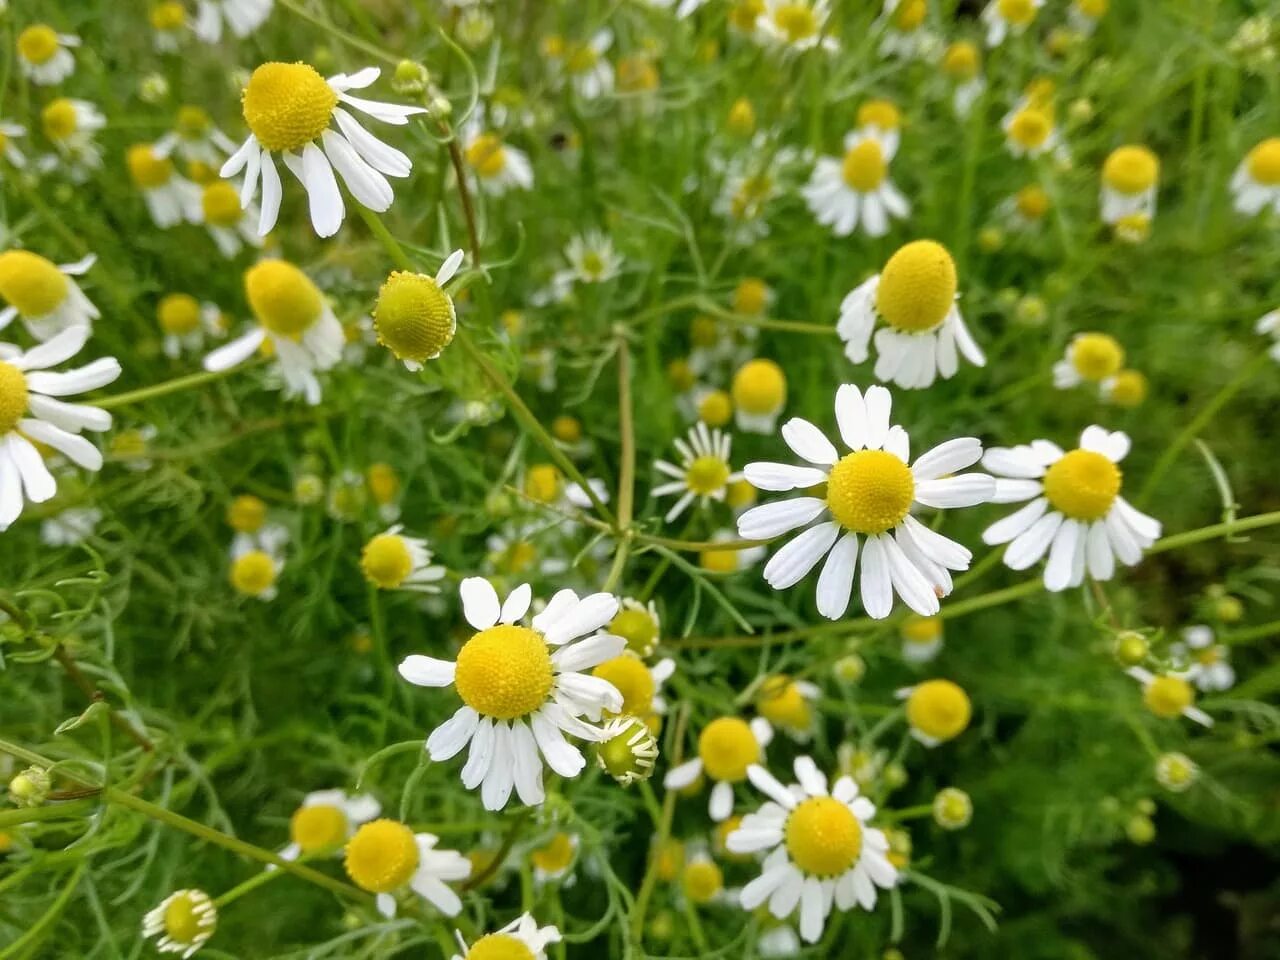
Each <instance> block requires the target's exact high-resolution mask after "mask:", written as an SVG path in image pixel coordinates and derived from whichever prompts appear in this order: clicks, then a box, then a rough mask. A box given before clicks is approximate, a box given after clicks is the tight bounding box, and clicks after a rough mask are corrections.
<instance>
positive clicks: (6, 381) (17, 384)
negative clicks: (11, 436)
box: [0, 360, 28, 437]
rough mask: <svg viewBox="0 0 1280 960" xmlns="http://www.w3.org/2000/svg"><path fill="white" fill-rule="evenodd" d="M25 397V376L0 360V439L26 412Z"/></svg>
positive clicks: (26, 392)
mask: <svg viewBox="0 0 1280 960" xmlns="http://www.w3.org/2000/svg"><path fill="white" fill-rule="evenodd" d="M27 395H28V391H27V378H26V375H25V374H24V373H23V372H22V371H21V370H19V369H18V368H17V367H15V366H14V365H13V364H12V363H5V362H4V361H3V360H0V437H3V436H4V435H5V434H7V433H9V432H10V431H11V430H13V428H14V427H16V426H17V425H18V421H19V420H21V419H22V417H23V415H24V414H25V413H26V412H27Z"/></svg>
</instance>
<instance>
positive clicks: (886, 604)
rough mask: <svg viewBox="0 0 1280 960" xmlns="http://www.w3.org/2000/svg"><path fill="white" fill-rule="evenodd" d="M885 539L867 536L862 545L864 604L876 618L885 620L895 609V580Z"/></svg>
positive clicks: (868, 613) (872, 616)
mask: <svg viewBox="0 0 1280 960" xmlns="http://www.w3.org/2000/svg"><path fill="white" fill-rule="evenodd" d="M885 539H886V538H885V537H867V541H866V543H865V544H863V547H862V579H861V586H862V606H863V609H865V610H866V611H867V616H869V617H871V618H872V619H874V620H883V619H884V618H885V617H887V616H888V615H889V614H890V612H892V610H893V582H892V580H891V579H890V574H889V558H888V557H887V556H885V548H884V540H885Z"/></svg>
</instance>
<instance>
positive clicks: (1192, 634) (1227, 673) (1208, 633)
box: [1171, 623, 1236, 693]
mask: <svg viewBox="0 0 1280 960" xmlns="http://www.w3.org/2000/svg"><path fill="white" fill-rule="evenodd" d="M1171 652H1172V653H1173V655H1174V657H1175V658H1177V659H1178V660H1182V659H1188V660H1190V661H1191V664H1190V666H1189V667H1188V668H1187V669H1186V670H1185V671H1184V676H1186V678H1187V679H1188V680H1190V681H1191V682H1192V683H1194V684H1195V685H1196V686H1197V687H1199V688H1200V690H1202V691H1204V692H1205V693H1219V692H1221V691H1223V690H1230V689H1231V687H1232V686H1234V684H1235V682H1236V672H1235V670H1234V669H1232V667H1231V664H1230V663H1229V662H1228V658H1229V657H1230V656H1231V648H1230V647H1228V646H1226V645H1225V644H1221V643H1216V642H1215V640H1214V636H1213V629H1212V628H1211V627H1208V626H1205V625H1204V624H1203V623H1200V624H1195V625H1194V626H1190V627H1187V628H1186V629H1184V630H1183V631H1182V641H1181V642H1180V643H1176V644H1174V645H1173V647H1172V650H1171Z"/></svg>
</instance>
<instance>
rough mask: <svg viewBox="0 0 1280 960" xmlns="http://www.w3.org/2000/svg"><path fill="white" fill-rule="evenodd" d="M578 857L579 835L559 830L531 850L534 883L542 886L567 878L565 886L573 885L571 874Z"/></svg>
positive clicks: (530, 860)
mask: <svg viewBox="0 0 1280 960" xmlns="http://www.w3.org/2000/svg"><path fill="white" fill-rule="evenodd" d="M577 859H578V837H577V835H576V834H573V833H566V832H565V831H563V830H558V831H557V832H556V833H554V834H552V836H551V839H550V840H548V841H547V842H546V843H543V844H540V845H539V846H537V847H534V848H533V849H532V850H530V851H529V862H530V863H531V864H533V883H534V886H535V887H541V886H544V885H546V884H547V883H550V882H551V881H553V880H565V879H567V880H568V882H567V883H565V884H564V886H566V887H568V886H571V885H572V883H573V880H574V877H573V876H571V875H570V871H571V870H573V866H574V863H575V862H576V861H577Z"/></svg>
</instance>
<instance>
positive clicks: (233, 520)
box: [227, 493, 267, 533]
mask: <svg viewBox="0 0 1280 960" xmlns="http://www.w3.org/2000/svg"><path fill="white" fill-rule="evenodd" d="M266 522H267V505H266V503H264V502H263V500H262V498H261V497H255V496H254V495H253V494H251V493H242V494H241V495H240V496H238V497H236V498H235V499H234V500H232V501H231V504H230V506H228V507H227V523H228V524H229V525H230V527H231V529H232V530H234V531H235V532H236V533H256V532H257V531H259V530H261V529H262V525H263V524H264V523H266Z"/></svg>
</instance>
